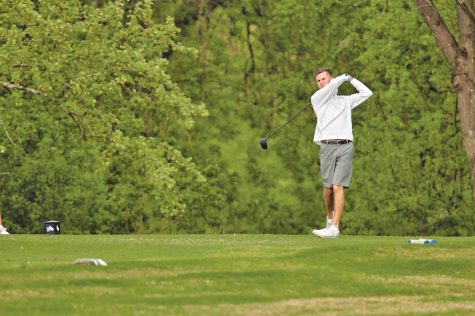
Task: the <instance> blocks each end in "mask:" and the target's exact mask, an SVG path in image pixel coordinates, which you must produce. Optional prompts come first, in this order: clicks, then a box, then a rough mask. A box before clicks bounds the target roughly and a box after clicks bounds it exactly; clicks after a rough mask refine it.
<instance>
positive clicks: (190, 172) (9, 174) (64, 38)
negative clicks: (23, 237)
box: [0, 0, 206, 232]
mask: <svg viewBox="0 0 475 316" xmlns="http://www.w3.org/2000/svg"><path fill="white" fill-rule="evenodd" d="M82 2H83V1H79V0H68V1H63V0H38V1H30V0H8V1H2V2H0V20H1V21H2V23H1V26H0V119H1V120H0V128H1V135H0V152H1V151H4V153H3V154H1V155H0V166H1V168H2V170H0V173H2V175H3V176H2V177H1V178H0V185H1V187H2V191H1V192H0V198H1V204H2V205H1V207H3V208H6V209H7V210H8V212H9V215H10V216H8V217H7V218H6V220H11V221H12V222H11V223H9V227H12V231H14V232H37V231H39V230H40V228H41V224H40V223H41V222H42V221H44V220H47V219H51V218H56V219H58V220H61V221H64V222H65V224H66V225H64V227H65V231H69V232H72V231H73V232H74V231H76V232H145V231H151V232H155V231H158V230H159V228H158V226H159V225H158V224H157V223H155V221H156V219H157V218H160V217H161V216H170V217H173V216H177V215H178V214H180V213H182V212H186V210H187V204H188V203H193V199H194V197H193V194H194V192H192V189H191V187H192V186H191V185H192V184H193V185H196V184H197V183H204V181H205V179H204V177H203V176H202V174H201V173H200V172H199V171H198V170H197V168H196V166H195V164H194V163H193V162H192V161H191V158H189V157H185V156H184V155H183V154H182V153H181V152H180V151H179V150H177V148H175V147H174V144H173V143H174V140H175V139H179V138H181V137H185V136H186V135H187V133H189V130H190V129H191V128H192V126H193V124H194V121H195V119H196V118H197V117H201V116H204V115H206V110H205V108H204V105H203V104H194V103H192V101H191V99H190V98H188V97H187V96H186V95H185V94H184V93H183V92H182V91H181V90H180V89H179V88H178V86H177V85H176V84H175V83H174V82H173V81H172V79H171V77H170V75H169V74H168V73H167V68H168V60H167V59H166V56H167V55H168V54H170V52H172V51H174V52H186V54H187V56H188V58H190V56H191V55H192V54H193V50H190V49H187V48H186V47H184V46H182V45H181V44H180V43H178V42H177V41H176V36H177V33H178V29H177V28H176V26H175V25H174V22H173V19H172V18H167V19H165V20H164V21H162V23H157V22H155V20H154V19H153V10H152V1H151V0H144V1H140V3H137V4H135V3H133V4H134V5H133V6H131V5H130V4H131V3H132V2H130V1H108V2H107V3H101V5H99V1H94V5H88V4H83V3H82ZM190 53H191V55H190Z"/></svg>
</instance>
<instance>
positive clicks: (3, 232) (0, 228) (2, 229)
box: [0, 225, 10, 235]
mask: <svg viewBox="0 0 475 316" xmlns="http://www.w3.org/2000/svg"><path fill="white" fill-rule="evenodd" d="M0 235H10V233H9V232H7V229H6V228H5V227H3V226H2V225H0Z"/></svg>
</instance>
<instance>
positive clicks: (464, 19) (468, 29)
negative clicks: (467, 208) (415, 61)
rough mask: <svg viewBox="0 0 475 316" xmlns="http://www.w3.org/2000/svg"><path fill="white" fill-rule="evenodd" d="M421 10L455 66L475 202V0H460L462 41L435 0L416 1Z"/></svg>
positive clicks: (458, 13) (457, 5)
mask: <svg viewBox="0 0 475 316" xmlns="http://www.w3.org/2000/svg"><path fill="white" fill-rule="evenodd" d="M415 2H416V5H417V9H418V10H419V12H420V14H421V15H422V17H423V18H424V20H425V22H426V23H427V26H428V27H429V29H430V30H431V32H432V34H433V35H434V37H435V39H436V40H437V44H438V45H439V47H440V49H441V50H442V52H443V54H444V56H445V57H446V58H447V60H448V62H449V64H450V66H451V67H452V84H453V86H454V89H455V92H456V95H457V110H458V114H459V117H460V128H461V131H462V135H463V138H464V146H465V151H466V152H467V155H468V158H469V160H470V163H471V166H472V176H471V179H472V200H473V202H474V203H475V7H474V3H475V2H474V1H473V0H456V1H455V5H456V8H457V17H458V33H459V40H458V41H457V40H456V38H455V35H454V34H453V33H452V32H451V31H450V30H449V28H448V27H447V25H446V23H445V21H444V20H443V18H442V17H441V16H440V14H439V12H438V11H437V8H436V7H435V5H434V3H433V1H432V0H415Z"/></svg>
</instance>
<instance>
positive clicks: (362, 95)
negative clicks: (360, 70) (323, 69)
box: [348, 76, 373, 109]
mask: <svg viewBox="0 0 475 316" xmlns="http://www.w3.org/2000/svg"><path fill="white" fill-rule="evenodd" d="M348 77H349V79H348V81H349V83H351V85H352V86H353V87H355V88H356V90H358V93H355V94H352V95H350V96H349V97H350V100H351V101H350V102H351V109H354V108H355V107H357V106H358V105H360V104H361V103H363V102H364V101H366V100H367V99H368V98H369V97H370V96H372V95H373V91H371V90H370V89H369V88H368V87H367V86H365V85H364V84H363V83H362V82H361V81H359V80H358V79H356V78H353V77H351V76H348Z"/></svg>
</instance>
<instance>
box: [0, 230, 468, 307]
mask: <svg viewBox="0 0 475 316" xmlns="http://www.w3.org/2000/svg"><path fill="white" fill-rule="evenodd" d="M408 239H410V237H357V236H343V237H342V238H339V239H335V240H324V239H318V238H316V237H313V236H301V235H299V236H288V235H102V236H94V235H86V236H80V235H56V236H44V235H9V236H2V237H1V238H0V249H1V250H2V256H1V259H0V276H1V279H0V280H1V281H0V282H1V287H0V302H1V306H2V307H1V308H2V313H5V314H7V315H26V314H28V315H59V314H62V315H64V314H69V315H84V314H86V313H87V314H89V315H112V314H114V315H144V314H145V315H154V314H157V313H164V314H179V315H222V314H228V315H251V314H253V315H276V314H287V315H306V314H309V313H317V314H321V315H325V314H327V315H365V314H367V315H400V314H434V315H441V314H447V315H451V314H453V315H471V313H473V310H474V309H473V308H474V306H475V294H473V293H475V263H474V260H473V259H474V258H475V247H474V246H475V238H473V237H466V238H465V237H464V238H437V239H438V240H439V243H438V244H436V245H427V246H424V245H408V244H407V240H408ZM81 257H93V258H102V259H104V260H105V261H107V263H108V264H109V266H107V267H95V266H84V265H73V264H72V262H73V261H74V260H75V259H77V258H81Z"/></svg>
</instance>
